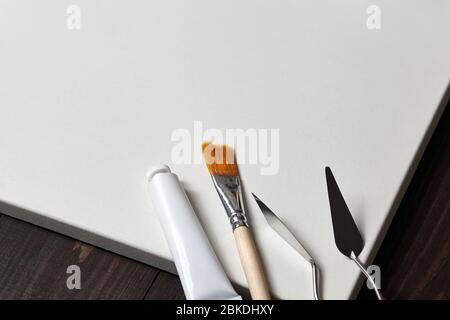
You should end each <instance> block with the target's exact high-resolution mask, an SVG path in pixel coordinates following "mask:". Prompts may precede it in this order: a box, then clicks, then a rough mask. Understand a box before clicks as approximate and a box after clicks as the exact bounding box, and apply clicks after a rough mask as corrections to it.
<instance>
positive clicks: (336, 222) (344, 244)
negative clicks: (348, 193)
mask: <svg viewBox="0 0 450 320" xmlns="http://www.w3.org/2000/svg"><path fill="white" fill-rule="evenodd" d="M325 176H326V179H327V189H328V200H329V202H330V211H331V220H332V222H333V233H334V241H335V242H336V247H337V248H338V250H339V251H340V252H341V253H342V254H343V255H345V256H347V257H348V258H350V259H352V260H353V261H354V262H355V263H356V265H357V266H358V268H359V269H360V270H361V272H362V273H363V274H364V275H365V276H366V278H367V279H368V280H369V281H370V282H371V283H372V286H373V288H374V290H375V293H376V295H377V298H378V299H379V300H383V297H382V296H381V292H380V291H379V290H378V288H377V285H376V284H375V281H374V280H373V278H372V277H371V276H370V275H369V273H368V272H367V270H366V268H365V267H364V266H363V265H362V264H361V262H360V261H359V260H358V256H359V254H360V253H361V251H362V250H363V248H364V242H363V239H362V236H361V233H360V232H359V230H358V227H357V226H356V223H355V220H353V217H352V214H351V213H350V210H349V208H348V206H347V204H346V203H345V200H344V197H343V196H342V193H341V190H339V187H338V184H337V182H336V179H335V178H334V175H333V172H332V171H331V169H330V168H329V167H326V168H325Z"/></svg>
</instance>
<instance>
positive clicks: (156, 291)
mask: <svg viewBox="0 0 450 320" xmlns="http://www.w3.org/2000/svg"><path fill="white" fill-rule="evenodd" d="M184 299H185V296H184V293H183V288H182V287H181V282H180V279H179V278H178V277H177V276H175V275H173V274H170V273H167V272H164V271H161V272H160V273H159V274H158V276H157V278H156V280H155V281H154V282H153V285H152V286H151V288H150V290H149V291H148V293H147V295H146V296H145V300H184Z"/></svg>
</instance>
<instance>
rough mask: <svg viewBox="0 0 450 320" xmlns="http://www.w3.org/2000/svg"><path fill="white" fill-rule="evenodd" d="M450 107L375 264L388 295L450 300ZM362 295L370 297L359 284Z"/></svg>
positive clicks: (394, 297)
mask: <svg viewBox="0 0 450 320" xmlns="http://www.w3.org/2000/svg"><path fill="white" fill-rule="evenodd" d="M449 230H450V107H449V106H447V108H446V110H445V111H444V114H443V115H442V118H441V120H440V122H439V125H438V127H437V128H436V130H435V133H434V135H433V137H432V139H431V141H430V144H429V145H428V147H427V149H426V151H425V153H424V156H423V158H422V160H421V162H420V164H419V166H418V168H417V171H416V173H415V175H414V178H413V180H412V182H411V184H410V186H409V188H408V191H407V192H406V194H405V197H404V198H403V201H402V203H401V205H400V207H399V210H398V212H397V214H396V215H395V217H394V220H393V222H392V224H391V227H390V228H389V231H388V233H387V235H386V237H385V239H384V241H383V244H382V246H381V248H380V251H379V253H378V255H377V257H376V258H375V261H374V264H376V265H378V266H380V269H381V274H382V291H383V293H384V295H385V296H386V297H387V298H391V299H450V273H449V271H448V270H450V231H449ZM359 297H360V298H362V299H365V298H369V297H370V298H373V297H374V296H373V293H372V292H368V290H367V289H365V287H363V288H362V290H361V292H360V295H359Z"/></svg>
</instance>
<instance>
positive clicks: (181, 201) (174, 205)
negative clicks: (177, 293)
mask: <svg viewBox="0 0 450 320" xmlns="http://www.w3.org/2000/svg"><path fill="white" fill-rule="evenodd" d="M147 179H148V182H149V183H148V185H149V192H150V198H151V200H152V203H153V207H154V209H155V211H156V213H157V215H158V218H159V221H160V223H161V226H162V229H163V231H164V235H165V237H166V240H167V243H168V245H169V249H170V252H171V254H172V258H173V260H174V262H175V266H176V268H177V272H178V275H179V276H180V279H181V284H182V286H183V290H184V294H185V296H186V299H188V300H200V299H207V300H216V299H217V300H222V299H228V300H240V299H242V298H241V297H240V296H239V295H238V294H237V293H236V292H235V291H234V289H233V287H232V286H231V283H230V281H229V280H228V278H227V276H226V275H225V272H224V271H223V268H222V266H221V265H220V263H219V261H218V260H217V257H216V255H215V254H214V251H213V250H212V248H211V245H210V243H209V241H208V238H207V237H206V234H205V232H204V230H203V228H202V226H201V224H200V222H199V220H198V218H197V216H196V214H195V213H194V210H193V209H192V206H191V204H190V202H189V199H188V198H187V196H186V194H185V192H184V190H183V187H182V186H181V184H180V181H179V180H178V177H177V176H176V175H175V174H173V173H172V172H171V171H170V168H169V167H168V166H166V165H162V166H157V167H152V168H151V169H150V170H149V171H148V172H147Z"/></svg>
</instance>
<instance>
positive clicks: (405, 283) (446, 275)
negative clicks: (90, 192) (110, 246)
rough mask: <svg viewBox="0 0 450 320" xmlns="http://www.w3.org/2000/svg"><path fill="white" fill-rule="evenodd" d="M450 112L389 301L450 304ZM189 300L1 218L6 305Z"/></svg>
mask: <svg viewBox="0 0 450 320" xmlns="http://www.w3.org/2000/svg"><path fill="white" fill-rule="evenodd" d="M449 109H450V108H449V107H447V108H446V110H445V111H444V114H443V116H442V117H441V120H440V122H439V125H438V127H437V129H436V130H435V133H434V134H433V137H432V139H431V141H430V143H429V145H428V147H427V149H426V151H425V153H424V156H423V157H422V160H421V162H420V164H419V166H418V168H417V170H416V173H415V175H414V178H413V180H412V182H411V184H410V186H409V188H408V191H407V192H406V194H405V196H404V198H403V200H402V203H401V205H400V207H399V209H398V212H397V214H396V215H395V217H394V220H393V222H392V224H391V227H390V228H389V231H388V233H387V236H386V238H385V240H384V241H383V244H382V246H381V248H380V250H379V253H378V255H377V257H376V259H375V262H374V263H375V264H377V265H378V266H380V268H381V273H382V291H383V293H384V295H385V296H386V297H387V298H389V299H450V272H449V270H450V201H449V197H450V115H449V113H450V110H449ZM69 265H79V266H80V267H81V286H82V287H81V289H80V290H69V289H67V285H66V279H67V277H68V276H69V275H68V274H67V273H66V270H67V267H68V266H69ZM373 297H374V295H373V293H372V292H369V291H368V290H367V289H365V287H363V288H362V289H361V292H360V294H359V298H360V299H372V298H373ZM183 298H184V295H183V292H182V289H181V285H180V282H179V279H178V278H177V277H176V276H174V275H170V274H168V273H166V272H163V271H160V270H158V269H155V268H152V267H150V266H147V265H144V264H142V263H139V262H136V261H133V260H130V259H127V258H124V257H122V256H119V255H116V254H113V253H111V252H107V251H105V250H102V249H99V248H96V247H92V246H90V245H88V244H85V243H81V242H79V241H77V240H74V239H71V238H68V237H65V236H63V235H60V234H57V233H54V232H51V231H48V230H45V229H42V228H39V227H37V226H34V225H31V224H28V223H25V222H22V221H19V220H16V219H13V218H10V217H8V216H6V215H0V299H183Z"/></svg>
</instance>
